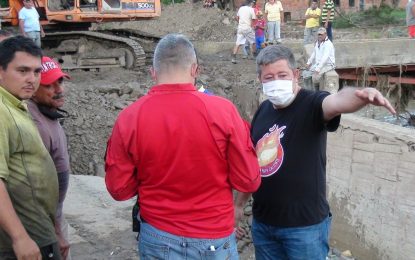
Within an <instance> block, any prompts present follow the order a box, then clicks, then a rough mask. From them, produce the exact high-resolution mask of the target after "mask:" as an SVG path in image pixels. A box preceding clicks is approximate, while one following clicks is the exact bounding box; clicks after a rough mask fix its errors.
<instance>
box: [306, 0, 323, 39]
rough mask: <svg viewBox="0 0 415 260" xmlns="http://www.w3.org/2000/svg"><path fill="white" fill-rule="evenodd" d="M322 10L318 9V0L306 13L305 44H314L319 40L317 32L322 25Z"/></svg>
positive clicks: (315, 0) (314, 1)
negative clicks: (320, 24)
mask: <svg viewBox="0 0 415 260" xmlns="http://www.w3.org/2000/svg"><path fill="white" fill-rule="evenodd" d="M320 15H321V10H320V8H318V7H317V0H313V1H312V2H311V6H310V7H309V8H308V9H307V11H306V12H305V19H306V22H305V29H304V44H309V43H314V42H315V41H316V39H317V30H318V26H319V23H320Z"/></svg>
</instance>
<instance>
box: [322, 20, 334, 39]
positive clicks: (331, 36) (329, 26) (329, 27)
mask: <svg viewBox="0 0 415 260" xmlns="http://www.w3.org/2000/svg"><path fill="white" fill-rule="evenodd" d="M332 23H333V22H328V23H327V28H326V30H327V37H329V39H330V41H333V31H332V29H331V26H332ZM321 26H322V27H324V22H323V23H321Z"/></svg>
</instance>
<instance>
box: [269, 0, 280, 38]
mask: <svg viewBox="0 0 415 260" xmlns="http://www.w3.org/2000/svg"><path fill="white" fill-rule="evenodd" d="M283 11H284V9H283V8H282V4H281V1H279V0H269V2H268V3H266V4H265V19H266V22H267V32H268V39H267V40H268V42H271V43H281V25H282V24H284V12H283Z"/></svg>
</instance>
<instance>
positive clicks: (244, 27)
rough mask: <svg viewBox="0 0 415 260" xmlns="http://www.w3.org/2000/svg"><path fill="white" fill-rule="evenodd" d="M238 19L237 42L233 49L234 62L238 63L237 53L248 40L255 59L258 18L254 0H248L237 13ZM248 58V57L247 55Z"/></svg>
mask: <svg viewBox="0 0 415 260" xmlns="http://www.w3.org/2000/svg"><path fill="white" fill-rule="evenodd" d="M236 20H237V21H238V31H237V34H236V43H235V47H234V48H233V51H232V63H234V64H235V63H237V61H236V54H237V53H238V50H239V48H240V47H241V45H242V46H244V45H245V43H246V42H248V43H249V45H250V55H251V58H252V59H253V54H254V52H255V31H254V28H253V27H254V22H255V20H256V15H255V11H254V9H253V8H252V0H247V1H246V2H245V4H244V5H243V6H241V7H240V8H239V10H238V13H237V15H236ZM245 58H246V57H245Z"/></svg>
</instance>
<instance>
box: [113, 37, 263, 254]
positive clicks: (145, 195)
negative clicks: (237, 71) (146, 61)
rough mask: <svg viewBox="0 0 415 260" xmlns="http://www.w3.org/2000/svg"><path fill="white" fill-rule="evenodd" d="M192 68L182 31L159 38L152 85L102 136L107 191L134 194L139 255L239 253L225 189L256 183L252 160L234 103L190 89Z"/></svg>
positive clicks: (255, 165)
mask: <svg viewBox="0 0 415 260" xmlns="http://www.w3.org/2000/svg"><path fill="white" fill-rule="evenodd" d="M198 66H199V65H198V63H197V57H196V52H195V49H194V47H193V44H192V43H191V42H190V41H189V40H188V39H187V38H186V37H185V36H183V35H180V34H169V35H167V36H165V37H163V38H162V39H161V40H160V41H159V43H158V44H157V47H156V49H155V52H154V58H153V68H152V69H151V76H152V78H153V80H154V81H155V82H156V85H155V86H153V87H152V88H151V90H150V92H149V93H148V94H147V95H146V96H144V97H142V98H140V99H138V100H137V101H136V102H134V103H133V104H132V105H130V106H128V107H127V108H126V109H124V110H123V111H122V112H121V113H120V114H119V116H118V118H117V120H116V122H115V125H114V128H113V130H112V133H111V136H110V138H109V140H108V145H107V152H106V159H105V171H106V175H105V183H106V186H107V189H108V192H109V193H110V194H111V196H112V197H113V198H114V199H116V200H127V199H130V198H132V197H134V196H136V195H139V196H138V197H139V201H138V203H139V205H140V219H141V221H142V223H141V228H140V239H139V246H138V247H139V252H140V259H206V258H215V259H232V260H234V259H238V252H237V246H236V239H235V234H234V220H235V219H234V206H233V194H232V190H233V189H235V190H238V191H241V192H243V194H244V193H246V192H253V191H255V190H256V189H257V188H258V186H259V185H260V176H259V166H258V160H257V158H256V155H255V151H254V149H253V147H252V142H251V139H250V137H249V130H248V128H247V127H246V124H245V123H244V121H243V120H242V118H241V117H240V115H239V113H238V111H237V109H236V107H235V106H234V105H233V104H232V103H231V102H230V101H228V100H226V99H224V98H222V97H218V96H214V95H206V94H205V93H202V92H199V91H197V89H196V87H195V85H194V84H195V82H196V77H197V75H198ZM165 252H168V255H166V254H165Z"/></svg>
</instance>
